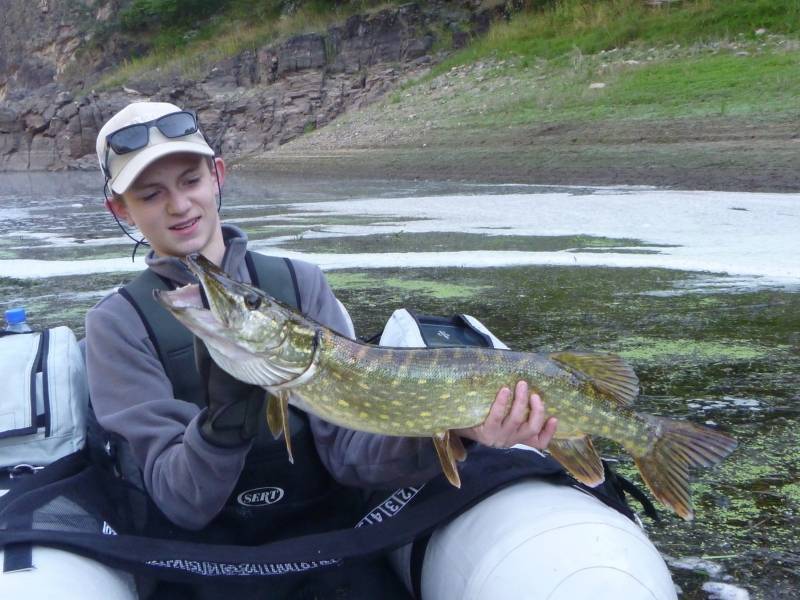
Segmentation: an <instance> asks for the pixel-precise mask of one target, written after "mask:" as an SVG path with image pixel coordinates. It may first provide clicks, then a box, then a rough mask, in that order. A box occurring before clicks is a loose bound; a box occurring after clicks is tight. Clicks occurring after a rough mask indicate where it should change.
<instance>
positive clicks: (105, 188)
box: [103, 177, 150, 262]
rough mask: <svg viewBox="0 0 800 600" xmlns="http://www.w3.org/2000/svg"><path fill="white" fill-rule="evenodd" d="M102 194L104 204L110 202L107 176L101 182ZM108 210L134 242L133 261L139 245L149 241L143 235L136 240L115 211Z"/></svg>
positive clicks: (146, 243)
mask: <svg viewBox="0 0 800 600" xmlns="http://www.w3.org/2000/svg"><path fill="white" fill-rule="evenodd" d="M103 196H104V197H105V199H106V205H108V204H110V203H111V200H109V198H108V178H107V177H106V181H105V183H104V184H103ZM110 212H111V216H112V217H114V220H115V221H116V222H117V226H118V227H119V228H120V229H121V230H122V233H124V234H125V235H127V236H128V237H129V238H131V239H132V240H133V241H134V242H135V244H134V246H133V252H132V253H131V262H133V261H134V259H135V258H136V251H137V250H138V249H139V246H150V243H149V242H148V241H147V240H146V239H145V238H144V236H142V237H141V238H140V239H138V240H137V239H136V238H135V237H133V236H132V235H131V234H130V232H129V231H128V230H127V229H126V228H125V226H124V225H123V224H122V223H120V220H119V217H117V213H115V212H114V211H113V210H112V211H110Z"/></svg>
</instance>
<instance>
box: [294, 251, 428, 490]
mask: <svg viewBox="0 0 800 600" xmlns="http://www.w3.org/2000/svg"><path fill="white" fill-rule="evenodd" d="M292 262H293V264H294V267H295V272H296V274H297V280H298V285H299V288H300V290H301V298H300V300H301V304H302V308H303V310H304V312H305V313H306V314H307V315H308V316H309V317H311V318H312V319H314V320H316V321H318V322H319V323H321V324H323V325H325V326H326V327H330V328H331V329H333V330H334V331H336V332H338V333H340V334H342V335H346V336H348V337H351V338H353V337H355V333H354V330H353V324H352V321H351V320H350V316H349V315H348V314H347V310H346V309H345V308H344V306H343V305H342V303H341V302H339V300H338V299H337V298H336V296H334V294H333V291H332V290H331V288H330V286H329V285H328V282H327V281H326V279H325V276H324V275H323V274H322V271H321V270H320V269H319V268H318V267H316V266H315V265H312V264H310V263H306V262H303V261H292ZM309 419H310V421H311V429H312V431H313V432H314V440H315V443H316V447H317V452H318V453H319V455H320V458H321V459H322V462H323V463H324V464H325V466H326V468H327V469H328V471H329V472H330V473H331V475H333V477H334V478H335V479H336V480H337V481H339V482H340V483H343V484H345V485H351V486H359V487H364V488H392V487H401V486H406V485H415V484H420V483H424V482H426V481H428V480H429V479H431V478H432V477H434V476H435V475H437V474H438V473H439V472H440V471H441V468H440V467H439V462H438V459H437V457H436V451H435V449H434V447H433V442H432V441H431V440H430V439H429V438H411V437H395V436H386V435H379V434H374V433H367V432H364V431H354V430H351V429H345V428H343V427H339V426H337V425H333V424H331V423H328V422H327V421H323V420H322V419H319V418H317V417H315V416H314V415H309Z"/></svg>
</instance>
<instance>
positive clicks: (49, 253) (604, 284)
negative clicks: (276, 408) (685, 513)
mask: <svg viewBox="0 0 800 600" xmlns="http://www.w3.org/2000/svg"><path fill="white" fill-rule="evenodd" d="M229 182H230V183H231V184H232V185H229V186H228V188H227V189H226V190H225V201H224V206H223V217H224V218H225V219H226V220H227V221H230V222H233V223H236V224H237V225H238V226H239V227H241V228H243V229H244V230H245V231H246V232H247V233H248V235H249V236H250V237H251V239H252V240H253V247H255V248H256V249H258V250H260V251H264V252H271V253H276V254H284V255H288V256H297V257H300V258H304V259H306V260H311V261H314V262H317V263H318V264H320V265H321V266H322V267H323V268H324V269H326V271H327V272H328V276H329V279H330V281H331V284H332V286H333V287H334V289H335V291H336V292H337V294H338V295H339V297H340V299H341V300H342V301H343V302H344V303H345V305H346V306H347V307H348V308H349V310H350V312H351V314H352V316H353V319H354V322H355V324H356V327H357V330H358V333H359V334H362V335H367V334H370V333H374V332H377V331H379V330H380V328H381V326H382V324H383V322H384V321H385V320H386V319H387V318H388V316H389V314H390V313H391V311H392V310H394V309H395V308H398V307H401V306H405V307H410V308H415V309H417V310H419V311H423V312H430V313H434V314H452V313H457V312H458V313H469V314H473V315H475V316H477V317H478V318H480V319H482V320H483V321H484V322H485V323H486V324H487V325H488V326H489V327H490V328H491V329H492V330H493V331H494V332H495V333H496V334H497V335H498V336H499V337H500V338H501V339H504V341H506V342H507V343H508V344H509V345H510V346H512V347H514V348H517V349H520V350H561V349H565V348H582V349H603V350H611V351H614V352H618V353H620V354H621V355H623V356H624V357H626V358H627V359H628V360H629V361H631V363H632V364H633V365H634V366H635V367H636V370H637V373H638V374H639V376H640V379H641V381H642V389H643V394H642V396H641V398H640V400H639V401H638V403H639V406H640V407H641V410H643V411H647V412H653V413H657V414H661V415H667V416H673V417H679V418H687V419H690V420H693V421H695V422H698V423H711V424H715V425H718V426H720V427H722V428H724V429H726V430H728V431H730V432H732V433H733V434H734V435H735V436H736V437H737V438H738V439H739V441H740V448H739V449H738V450H737V451H736V452H735V454H734V455H733V456H732V457H731V458H730V459H728V460H727V461H726V462H725V463H723V464H722V465H721V466H720V467H718V468H716V469H713V470H706V471H702V472H697V474H696V482H695V484H694V486H693V491H694V498H695V502H696V504H697V516H696V519H695V521H694V522H692V523H685V522H683V521H680V520H679V519H677V518H675V517H673V516H672V515H670V514H667V513H666V512H662V521H661V522H660V523H653V522H650V521H649V520H647V521H646V522H645V526H646V527H647V530H648V533H649V535H650V536H651V538H652V539H653V540H654V542H655V543H656V545H657V546H658V548H659V549H660V550H661V551H662V553H663V554H664V555H665V556H667V557H669V562H670V564H671V568H672V572H673V575H674V578H675V581H676V583H677V584H678V585H679V586H680V587H681V589H682V592H683V595H682V597H683V598H704V597H706V593H705V592H703V591H702V589H701V588H702V585H703V584H704V583H707V582H708V581H711V580H713V581H718V582H725V583H730V584H733V585H735V586H738V587H741V588H744V589H747V590H749V591H750V592H751V594H752V596H753V597H759V598H794V597H796V595H797V591H796V590H797V589H800V554H798V552H797V550H796V539H797V532H798V520H799V519H800V517H799V516H798V515H800V484H798V481H799V480H800V479H798V476H799V475H800V473H799V472H798V469H800V466H799V465H800V461H798V453H799V452H800V450H798V448H800V428H798V424H800V423H799V421H800V414H798V413H800V392H798V390H799V389H800V296H798V285H800V261H798V260H797V257H798V256H800V252H799V251H800V236H798V235H797V233H796V232H797V231H800V197H798V196H797V195H779V194H730V193H727V194H717V193H709V192H675V191H663V190H657V189H653V188H646V187H642V188H630V187H628V188H588V187H552V186H550V187H543V186H528V185H525V186H522V185H520V186H516V185H507V186H499V185H491V186H490V185H485V186H482V185H459V184H452V183H437V182H408V183H397V182H380V181H378V182H375V181H373V182H357V181H350V182H347V181H326V182H319V181H317V182H308V181H292V180H280V181H276V180H271V181H264V180H259V179H258V178H255V177H253V176H252V175H248V176H244V175H241V174H238V173H236V172H233V173H232V174H231V176H230V178H229ZM98 183H99V182H98V181H97V177H96V175H95V174H80V173H77V174H76V173H70V174H41V175H40V174H5V175H0V307H2V308H7V307H9V306H12V305H18V304H24V305H25V306H26V307H27V308H28V311H29V314H30V320H31V321H32V322H33V324H34V325H38V326H51V325H57V324H67V325H70V326H71V327H73V329H75V330H76V332H78V334H81V333H82V331H83V315H84V314H85V312H86V310H87V309H88V308H89V307H91V306H92V305H93V304H94V303H95V302H97V300H99V299H100V298H101V297H102V296H103V295H104V294H106V293H108V292H109V291H110V290H112V289H114V288H115V287H116V286H118V285H120V284H122V283H124V282H125V281H127V280H129V279H130V278H131V277H132V276H134V275H135V273H136V271H138V270H139V269H141V268H142V267H143V261H142V256H143V253H141V254H140V256H139V257H137V259H136V261H131V259H130V250H131V246H132V243H131V242H130V240H128V238H126V237H125V236H124V235H123V234H122V233H121V232H120V231H119V230H118V229H117V226H116V224H115V223H114V221H113V220H112V219H111V217H110V216H109V215H108V213H106V212H105V211H104V209H103V207H102V195H101V190H100V187H99V185H98ZM134 233H135V232H134ZM601 448H602V451H603V452H604V454H605V455H607V456H609V457H612V458H616V459H618V460H619V461H620V463H619V467H620V470H621V471H622V472H624V473H625V474H627V475H629V476H631V477H632V478H634V479H635V480H638V475H637V474H636V472H635V468H634V467H633V465H632V461H631V460H630V458H629V457H628V456H627V455H625V454H624V453H623V452H622V451H621V450H620V449H619V448H617V447H615V446H613V445H611V444H605V443H604V444H601Z"/></svg>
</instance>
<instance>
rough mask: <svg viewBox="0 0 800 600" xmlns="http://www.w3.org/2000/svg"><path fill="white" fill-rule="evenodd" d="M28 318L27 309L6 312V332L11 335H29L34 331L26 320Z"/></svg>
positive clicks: (14, 309) (20, 308) (11, 309)
mask: <svg viewBox="0 0 800 600" xmlns="http://www.w3.org/2000/svg"><path fill="white" fill-rule="evenodd" d="M26 316H27V315H26V314H25V309H24V308H22V307H19V308H9V309H8V310H7V311H6V327H5V329H4V331H7V332H9V333H28V332H30V331H33V329H31V328H30V326H29V325H28V323H27V322H26V320H25V319H26Z"/></svg>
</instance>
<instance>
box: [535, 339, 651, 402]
mask: <svg viewBox="0 0 800 600" xmlns="http://www.w3.org/2000/svg"><path fill="white" fill-rule="evenodd" d="M550 358H551V359H553V360H554V361H556V362H558V363H560V364H561V365H563V366H565V367H567V368H568V369H569V370H570V371H572V372H573V373H575V374H576V375H578V376H579V377H582V378H583V379H585V380H586V383H587V384H588V385H589V386H590V387H592V388H594V389H595V390H597V391H599V392H600V393H602V394H603V395H605V396H607V397H610V398H611V399H612V400H614V401H615V402H618V403H619V404H622V405H623V406H630V405H631V404H633V403H634V401H635V400H636V397H637V396H638V395H639V378H638V377H637V376H636V373H635V372H634V370H633V367H631V366H630V365H629V364H628V363H627V362H625V360H624V359H622V358H620V357H619V356H617V355H616V354H607V353H602V352H554V353H552V354H551V355H550Z"/></svg>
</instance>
